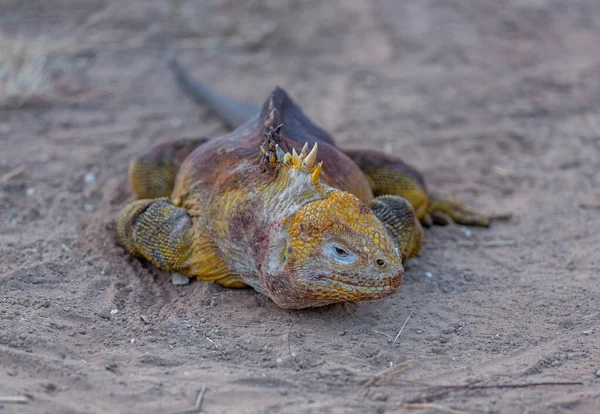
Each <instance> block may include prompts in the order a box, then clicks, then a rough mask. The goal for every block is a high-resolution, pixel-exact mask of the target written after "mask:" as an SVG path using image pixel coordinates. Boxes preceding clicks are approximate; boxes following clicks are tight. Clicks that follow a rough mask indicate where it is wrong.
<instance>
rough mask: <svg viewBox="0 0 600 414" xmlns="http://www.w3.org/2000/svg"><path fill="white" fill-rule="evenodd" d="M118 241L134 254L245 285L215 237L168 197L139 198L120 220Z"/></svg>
mask: <svg viewBox="0 0 600 414" xmlns="http://www.w3.org/2000/svg"><path fill="white" fill-rule="evenodd" d="M117 232H118V234H119V241H120V242H121V244H122V245H123V246H124V247H125V249H126V250H127V251H128V252H129V253H130V254H131V255H133V256H137V257H143V258H144V259H146V260H148V261H149V262H151V263H152V264H154V265H155V266H157V267H158V268H160V269H163V270H166V271H174V272H180V273H183V274H185V275H186V276H190V277H197V278H198V279H201V280H209V281H214V282H217V283H219V284H221V285H223V286H225V287H245V286H246V285H245V284H244V283H243V282H242V281H241V280H240V279H239V278H237V277H236V276H235V275H233V274H232V273H231V272H230V270H229V268H228V266H227V264H226V263H225V262H224V261H223V260H222V259H221V258H220V256H219V252H218V250H217V249H216V246H215V245H214V243H213V242H212V239H211V238H210V237H208V236H207V235H206V234H204V232H202V230H201V229H199V228H198V227H197V226H195V225H194V222H193V219H192V218H191V217H190V216H189V214H188V213H187V211H186V210H184V209H182V208H179V207H176V206H174V205H173V204H171V203H169V201H168V200H167V199H166V198H159V199H153V200H148V199H143V200H137V201H134V202H133V203H131V204H129V205H127V206H126V207H125V208H124V209H123V211H122V212H121V215H120V216H119V219H118V221H117Z"/></svg>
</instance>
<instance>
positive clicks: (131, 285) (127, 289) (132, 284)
mask: <svg viewBox="0 0 600 414" xmlns="http://www.w3.org/2000/svg"><path fill="white" fill-rule="evenodd" d="M125 290H126V291H128V292H133V291H134V290H135V283H131V284H129V285H127V286H125Z"/></svg>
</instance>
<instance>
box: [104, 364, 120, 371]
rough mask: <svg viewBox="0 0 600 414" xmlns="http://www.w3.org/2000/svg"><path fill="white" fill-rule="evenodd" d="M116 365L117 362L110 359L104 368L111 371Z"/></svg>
mask: <svg viewBox="0 0 600 414" xmlns="http://www.w3.org/2000/svg"><path fill="white" fill-rule="evenodd" d="M118 367H119V366H118V365H117V363H116V362H115V361H110V362H109V363H108V364H106V366H105V368H106V370H107V371H112V372H114V371H116V370H117V368H118Z"/></svg>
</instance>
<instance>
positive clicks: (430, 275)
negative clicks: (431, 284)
mask: <svg viewBox="0 0 600 414" xmlns="http://www.w3.org/2000/svg"><path fill="white" fill-rule="evenodd" d="M425 276H427V277H428V278H432V277H433V274H432V273H431V272H425Z"/></svg>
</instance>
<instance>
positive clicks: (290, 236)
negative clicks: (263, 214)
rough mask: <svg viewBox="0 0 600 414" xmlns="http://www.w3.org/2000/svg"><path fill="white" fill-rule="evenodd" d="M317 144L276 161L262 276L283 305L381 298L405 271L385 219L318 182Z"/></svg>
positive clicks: (282, 156) (358, 201)
mask: <svg viewBox="0 0 600 414" xmlns="http://www.w3.org/2000/svg"><path fill="white" fill-rule="evenodd" d="M316 151H317V145H315V147H314V148H313V150H312V151H311V152H310V153H308V154H307V151H306V146H305V149H304V150H303V152H302V153H301V154H300V155H298V154H296V152H295V151H293V153H292V154H284V153H283V151H281V150H279V148H277V149H275V151H274V153H275V154H277V153H278V155H275V156H274V157H272V160H271V162H274V163H277V164H278V165H277V168H278V176H277V179H276V181H275V183H274V184H273V186H272V191H273V193H274V194H275V196H274V199H273V203H272V207H271V209H272V210H271V213H272V215H273V217H278V218H277V220H280V221H281V223H280V224H281V226H276V227H275V229H276V230H275V231H274V232H273V234H271V235H270V242H269V247H268V252H267V255H266V259H267V260H266V261H265V264H264V265H263V266H262V268H261V272H260V275H259V277H260V280H261V285H262V287H263V288H264V289H265V290H266V291H267V293H268V295H269V296H270V297H271V298H272V299H273V300H274V301H275V302H276V303H277V304H278V305H279V306H281V307H285V308H303V307H310V306H319V305H326V304H329V303H333V302H341V301H359V300H370V299H378V298H381V297H383V296H387V295H390V294H392V293H394V292H395V291H396V290H397V289H398V288H399V287H400V284H401V282H402V276H403V274H404V269H403V267H402V261H401V257H400V255H399V253H398V249H397V248H396V246H395V244H394V242H393V241H392V239H391V238H390V236H389V235H388V233H387V231H386V229H385V228H384V226H383V224H382V223H381V221H379V219H377V217H375V215H374V214H373V212H372V211H371V209H369V208H368V207H367V206H365V205H364V204H363V203H362V202H361V201H360V200H359V199H358V198H356V197H355V196H354V195H352V194H349V193H347V192H344V191H340V190H337V189H334V188H331V187H329V186H327V185H325V184H322V183H321V182H320V181H319V175H320V173H321V168H322V163H320V164H317V165H315V158H316Z"/></svg>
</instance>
